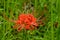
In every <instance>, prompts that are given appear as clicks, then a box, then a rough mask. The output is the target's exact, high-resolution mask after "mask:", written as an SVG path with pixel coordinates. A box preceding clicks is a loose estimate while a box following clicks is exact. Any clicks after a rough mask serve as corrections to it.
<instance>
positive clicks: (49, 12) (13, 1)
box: [0, 0, 60, 40]
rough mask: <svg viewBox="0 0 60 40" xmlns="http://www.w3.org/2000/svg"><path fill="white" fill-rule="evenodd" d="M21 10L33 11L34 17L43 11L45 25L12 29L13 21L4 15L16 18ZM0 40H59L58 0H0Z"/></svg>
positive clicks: (59, 9) (59, 7) (59, 18)
mask: <svg viewBox="0 0 60 40" xmlns="http://www.w3.org/2000/svg"><path fill="white" fill-rule="evenodd" d="M24 3H26V5H25V4H24ZM23 12H25V13H31V12H33V13H34V14H33V15H34V16H35V17H36V18H39V17H40V16H41V15H42V14H43V13H44V17H46V20H44V21H43V22H44V23H45V26H41V25H39V28H38V29H36V30H33V31H29V30H28V31H27V30H22V31H20V32H18V31H16V30H14V29H13V28H12V27H13V26H14V23H13V22H9V21H8V20H5V16H4V15H6V16H7V17H8V18H9V19H13V20H16V19H17V18H18V15H19V14H21V13H23ZM55 22H58V26H57V27H56V26H54V25H53V24H54V23H55ZM0 40H60V0H0Z"/></svg>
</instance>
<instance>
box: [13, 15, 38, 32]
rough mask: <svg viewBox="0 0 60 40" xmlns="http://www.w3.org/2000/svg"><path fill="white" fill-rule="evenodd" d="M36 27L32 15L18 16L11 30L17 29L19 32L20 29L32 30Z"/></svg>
mask: <svg viewBox="0 0 60 40" xmlns="http://www.w3.org/2000/svg"><path fill="white" fill-rule="evenodd" d="M37 26H38V24H37V22H36V18H35V17H34V16H33V15H32V14H20V15H19V17H18V20H16V21H15V26H14V27H13V28H17V30H18V31H20V30H22V29H26V30H32V29H35V27H37Z"/></svg>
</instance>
